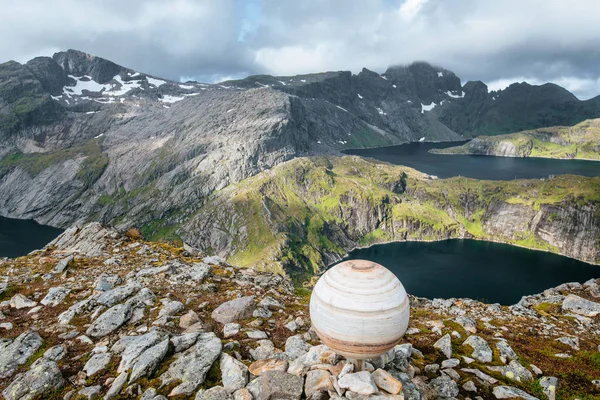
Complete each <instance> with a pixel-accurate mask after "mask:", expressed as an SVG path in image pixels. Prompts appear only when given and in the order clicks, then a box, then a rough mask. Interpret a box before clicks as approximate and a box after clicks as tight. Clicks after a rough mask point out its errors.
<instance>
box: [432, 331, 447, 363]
mask: <svg viewBox="0 0 600 400" xmlns="http://www.w3.org/2000/svg"><path fill="white" fill-rule="evenodd" d="M433 347H435V348H436V349H438V350H439V351H441V352H442V354H443V355H445V356H446V358H452V339H451V338H450V335H449V334H445V335H444V336H442V337H441V338H440V339H439V340H438V341H437V342H435V343H434V344H433Z"/></svg>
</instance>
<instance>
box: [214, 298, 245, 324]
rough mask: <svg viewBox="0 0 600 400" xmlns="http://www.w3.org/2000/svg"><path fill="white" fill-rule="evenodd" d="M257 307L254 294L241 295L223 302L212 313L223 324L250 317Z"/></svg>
mask: <svg viewBox="0 0 600 400" xmlns="http://www.w3.org/2000/svg"><path fill="white" fill-rule="evenodd" d="M255 307H256V304H255V301H254V296H246V297H241V298H239V299H235V300H231V301H228V302H226V303H223V304H221V305H220V306H219V307H217V308H216V309H215V311H213V313H212V315H211V316H212V318H213V319H214V320H215V321H217V322H220V323H222V324H228V323H231V322H235V321H238V320H240V319H246V318H250V317H251V316H252V312H253V311H254V308H255Z"/></svg>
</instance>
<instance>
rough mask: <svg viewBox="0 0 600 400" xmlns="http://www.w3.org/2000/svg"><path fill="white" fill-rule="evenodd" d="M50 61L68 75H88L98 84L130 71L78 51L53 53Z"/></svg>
mask: <svg viewBox="0 0 600 400" xmlns="http://www.w3.org/2000/svg"><path fill="white" fill-rule="evenodd" d="M52 59H53V60H54V61H56V63H57V64H58V65H60V66H61V67H62V69H64V70H65V71H66V72H67V73H68V74H69V75H74V76H77V77H79V76H84V75H88V76H90V77H92V79H93V80H94V81H96V82H98V83H106V82H108V81H110V80H111V79H113V78H114V77H115V75H117V74H119V73H121V72H127V71H131V70H129V69H126V68H124V67H122V66H120V65H117V64H115V63H114V62H112V61H108V60H106V59H104V58H101V57H97V56H94V55H91V54H87V53H84V52H82V51H79V50H72V49H71V50H67V51H61V52H58V53H55V54H54V55H53V56H52Z"/></svg>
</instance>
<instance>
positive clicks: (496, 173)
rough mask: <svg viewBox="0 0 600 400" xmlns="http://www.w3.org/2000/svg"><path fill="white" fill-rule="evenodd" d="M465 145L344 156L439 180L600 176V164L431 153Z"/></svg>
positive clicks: (407, 146)
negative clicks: (404, 167)
mask: <svg viewBox="0 0 600 400" xmlns="http://www.w3.org/2000/svg"><path fill="white" fill-rule="evenodd" d="M463 143H466V141H465V142H438V143H430V142H424V143H408V144H402V145H399V146H390V147H378V148H374V149H359V150H345V151H344V153H346V154H352V155H357V156H362V157H371V158H375V159H377V160H381V161H386V162H389V163H391V164H398V165H406V166H407V167H411V168H414V169H416V170H418V171H421V172H424V173H426V174H429V175H436V176H438V177H439V178H449V177H451V176H466V177H469V178H476V179H489V180H510V179H532V178H536V179H537V178H547V177H548V176H549V175H562V174H574V175H583V176H600V161H584V160H554V159H549V158H511V157H492V156H470V155H445V154H431V153H429V150H430V149H443V148H447V147H452V146H458V145H461V144H463Z"/></svg>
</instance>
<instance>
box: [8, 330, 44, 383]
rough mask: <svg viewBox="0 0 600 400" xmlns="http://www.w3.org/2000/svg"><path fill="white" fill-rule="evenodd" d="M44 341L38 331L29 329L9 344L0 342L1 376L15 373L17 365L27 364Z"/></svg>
mask: <svg viewBox="0 0 600 400" xmlns="http://www.w3.org/2000/svg"><path fill="white" fill-rule="evenodd" d="M42 343H43V341H42V338H41V337H40V335H39V334H38V333H37V332H34V331H27V332H23V333H22V334H21V335H19V336H18V337H17V338H16V339H15V340H13V341H12V342H11V343H9V344H0V378H7V377H9V376H11V375H12V374H14V373H15V371H16V369H17V367H18V366H19V365H23V364H25V363H26V362H27V360H28V359H29V357H31V356H32V355H33V354H34V353H35V352H36V351H37V349H39V348H40V347H41V346H42ZM2 346H4V347H2Z"/></svg>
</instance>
